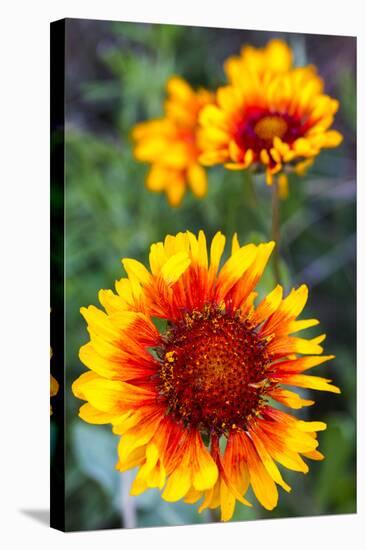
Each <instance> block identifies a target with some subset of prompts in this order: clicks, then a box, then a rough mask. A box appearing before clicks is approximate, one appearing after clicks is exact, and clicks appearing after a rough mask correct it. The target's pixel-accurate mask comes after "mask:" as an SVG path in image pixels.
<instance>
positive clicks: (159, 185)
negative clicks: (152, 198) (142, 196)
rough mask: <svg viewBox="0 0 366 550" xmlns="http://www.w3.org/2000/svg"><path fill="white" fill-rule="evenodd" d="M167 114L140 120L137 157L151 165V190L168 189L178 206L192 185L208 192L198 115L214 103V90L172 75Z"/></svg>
mask: <svg viewBox="0 0 366 550" xmlns="http://www.w3.org/2000/svg"><path fill="white" fill-rule="evenodd" d="M167 93H168V99H167V100H166V102H165V116H164V118H161V119H156V120H151V121H148V122H142V123H140V124H137V125H136V126H135V128H134V130H133V132H132V137H133V139H134V140H135V142H136V146H135V149H134V155H135V157H136V159H137V160H140V161H142V162H148V163H151V164H152V167H151V169H150V171H149V173H148V176H147V179H146V186H147V188H148V189H149V190H150V191H165V193H166V194H167V197H168V200H169V203H170V204H171V206H178V205H179V204H180V202H181V200H182V198H183V195H184V193H185V191H186V189H187V187H190V188H191V190H192V191H193V193H194V194H195V195H196V196H197V197H199V198H202V197H203V196H204V195H205V194H206V192H207V176H206V172H205V170H204V168H202V166H200V164H199V163H198V156H199V154H200V150H199V148H198V145H197V135H196V134H197V125H198V116H199V113H200V111H201V109H202V108H203V107H204V106H205V105H208V104H209V103H212V101H213V94H211V93H210V92H208V91H206V90H203V89H199V90H198V91H197V92H194V91H193V90H192V88H191V86H190V85H189V84H188V83H187V82H185V81H184V80H183V79H182V78H179V77H177V76H175V77H171V78H170V79H169V81H168V83H167Z"/></svg>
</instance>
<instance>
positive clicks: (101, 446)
mask: <svg viewBox="0 0 366 550" xmlns="http://www.w3.org/2000/svg"><path fill="white" fill-rule="evenodd" d="M72 439H73V444H74V450H75V454H76V459H77V463H78V466H79V468H80V470H81V471H82V472H83V473H84V474H85V475H86V476H88V477H91V478H92V479H94V480H95V481H97V482H98V483H99V484H100V485H101V486H102V487H103V488H104V489H105V490H106V491H107V492H108V493H110V494H111V496H115V495H116V494H117V493H118V491H119V482H120V480H119V474H118V472H117V471H116V469H115V464H116V462H117V442H118V439H117V438H116V437H115V436H114V435H113V434H112V433H109V432H107V431H106V430H104V429H103V428H102V427H101V426H92V425H88V424H85V423H82V422H76V423H75V424H74V426H73V431H72Z"/></svg>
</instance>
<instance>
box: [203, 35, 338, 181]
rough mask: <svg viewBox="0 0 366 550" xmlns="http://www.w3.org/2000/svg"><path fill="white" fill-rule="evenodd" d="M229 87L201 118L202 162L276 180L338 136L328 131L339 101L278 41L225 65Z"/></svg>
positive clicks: (301, 169)
mask: <svg viewBox="0 0 366 550" xmlns="http://www.w3.org/2000/svg"><path fill="white" fill-rule="evenodd" d="M225 70H226V73H227V76H228V78H229V85H227V86H224V87H221V88H219V89H218V91H217V94H216V102H217V104H216V105H209V106H207V107H205V108H204V109H203V110H202V112H201V114H200V123H201V126H202V130H201V131H200V133H199V145H200V148H201V149H202V151H203V152H202V154H201V156H200V161H201V162H202V164H203V165H207V166H211V165H214V164H220V163H223V164H224V165H225V166H226V167H227V168H228V169H231V170H240V169H246V168H249V167H253V168H255V169H258V168H260V167H263V168H264V169H265V172H266V178H267V183H269V184H271V183H272V178H273V175H274V174H277V173H279V172H282V173H285V172H286V171H289V170H291V169H295V170H296V171H297V172H298V173H303V172H304V170H305V169H306V168H307V167H308V166H309V165H311V163H312V162H313V160H314V157H316V156H317V155H318V154H319V153H320V151H321V150H322V149H323V148H328V147H337V146H338V145H339V144H340V143H341V141H342V136H341V134H340V133H339V132H337V131H336V130H331V129H330V127H331V126H332V124H333V119H334V115H335V113H336V112H337V110H338V106H339V104H338V101H337V100H335V99H333V98H331V97H329V96H328V95H325V94H324V93H323V88H324V85H323V81H322V79H321V78H320V77H319V76H318V74H317V72H316V69H315V68H314V67H313V66H307V67H301V68H294V67H293V66H292V54H291V50H290V49H289V48H288V47H287V46H286V44H285V43H283V42H281V41H278V40H276V41H272V42H270V43H269V44H268V45H267V46H266V47H265V48H263V49H259V50H257V49H255V48H252V47H244V48H243V50H242V53H241V56H240V57H232V58H229V59H228V60H227V61H226V63H225Z"/></svg>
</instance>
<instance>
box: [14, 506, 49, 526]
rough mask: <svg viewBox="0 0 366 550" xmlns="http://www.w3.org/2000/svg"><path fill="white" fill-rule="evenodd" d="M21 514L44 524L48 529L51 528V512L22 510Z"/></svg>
mask: <svg viewBox="0 0 366 550" xmlns="http://www.w3.org/2000/svg"><path fill="white" fill-rule="evenodd" d="M20 512H21V513H22V514H24V515H25V516H28V517H29V518H32V519H35V520H36V521H38V523H42V524H43V525H46V526H47V527H49V526H50V511H49V510H20Z"/></svg>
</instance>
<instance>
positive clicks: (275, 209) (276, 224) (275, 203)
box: [272, 181, 281, 284]
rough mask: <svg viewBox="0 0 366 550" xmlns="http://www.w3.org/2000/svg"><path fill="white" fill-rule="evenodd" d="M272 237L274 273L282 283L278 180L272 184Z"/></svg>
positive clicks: (276, 279)
mask: <svg viewBox="0 0 366 550" xmlns="http://www.w3.org/2000/svg"><path fill="white" fill-rule="evenodd" d="M272 239H273V240H274V241H275V243H276V246H275V248H274V251H273V259H272V262H273V263H272V265H273V274H274V278H275V281H276V283H277V284H281V269H280V196H279V187H278V182H277V181H274V182H273V185H272Z"/></svg>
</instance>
